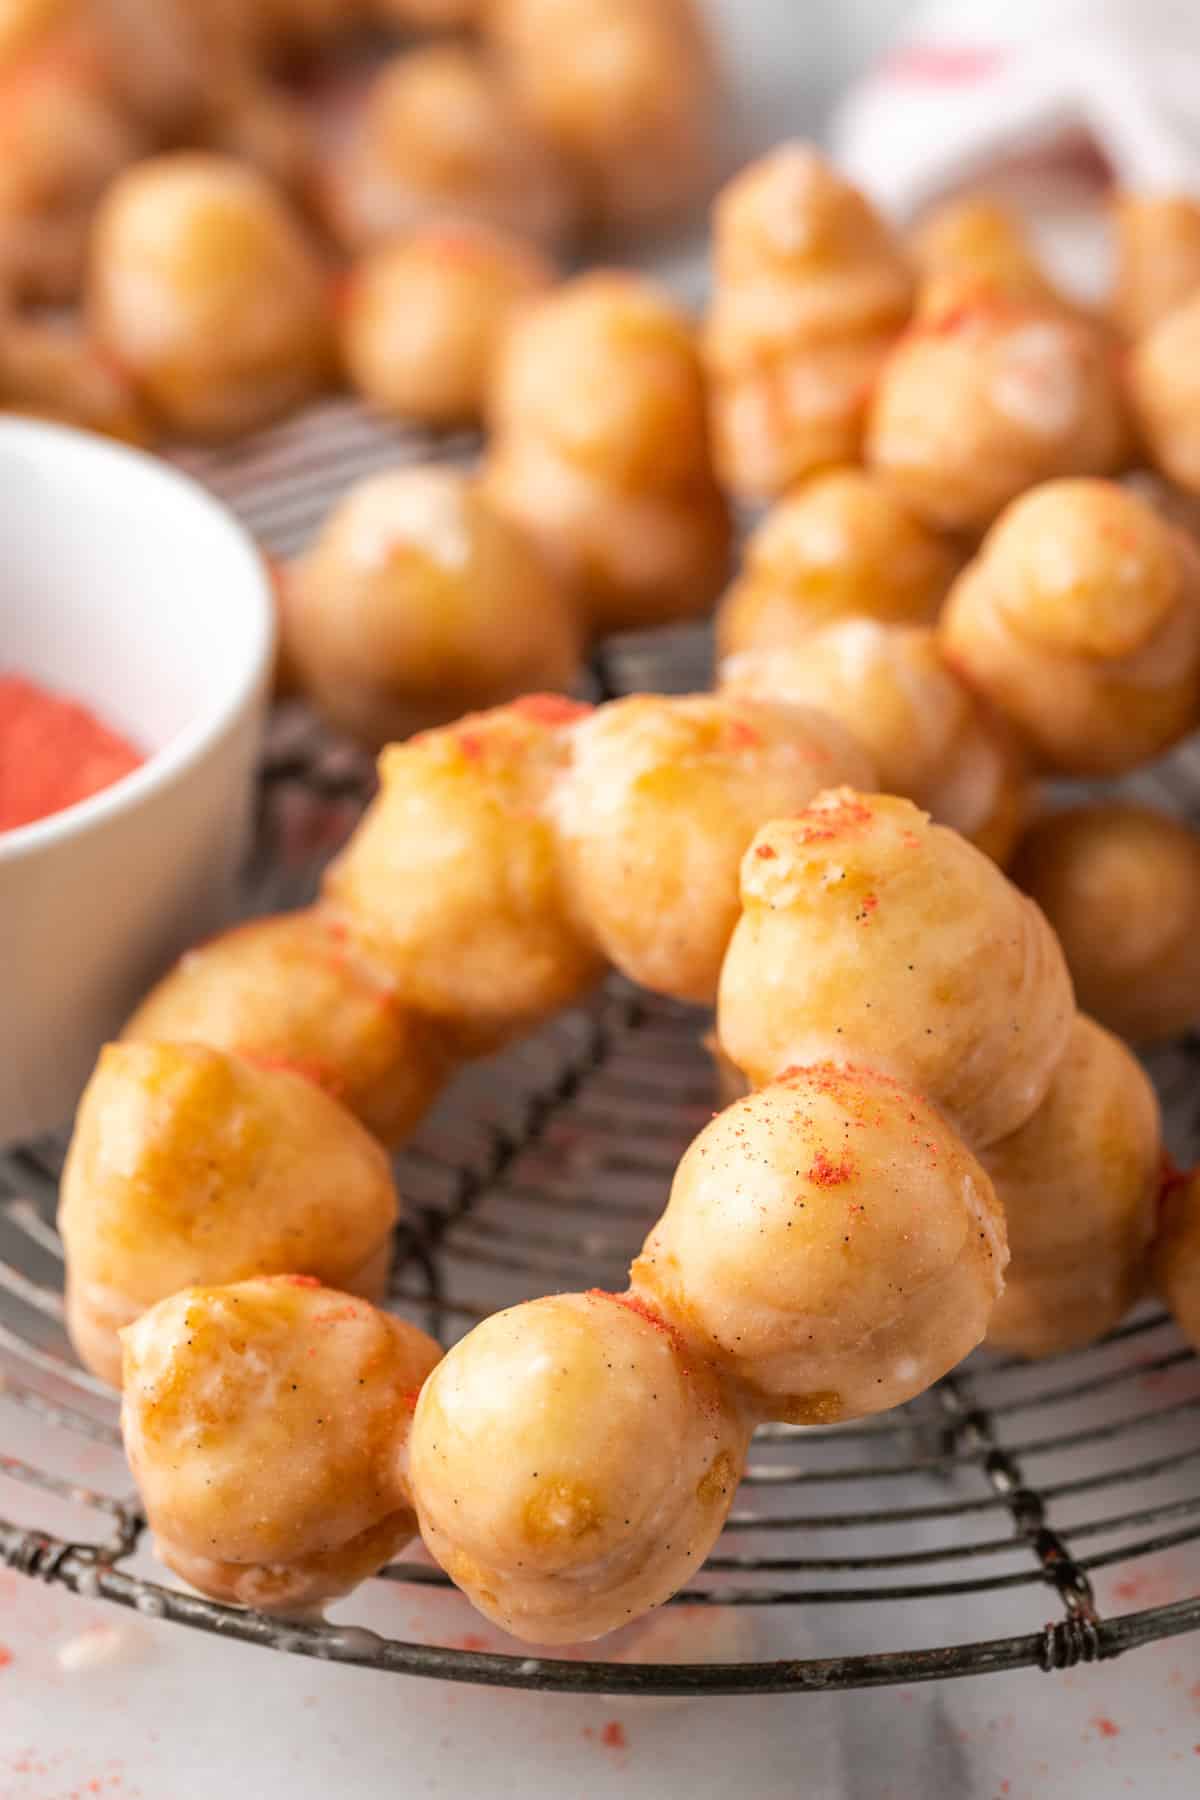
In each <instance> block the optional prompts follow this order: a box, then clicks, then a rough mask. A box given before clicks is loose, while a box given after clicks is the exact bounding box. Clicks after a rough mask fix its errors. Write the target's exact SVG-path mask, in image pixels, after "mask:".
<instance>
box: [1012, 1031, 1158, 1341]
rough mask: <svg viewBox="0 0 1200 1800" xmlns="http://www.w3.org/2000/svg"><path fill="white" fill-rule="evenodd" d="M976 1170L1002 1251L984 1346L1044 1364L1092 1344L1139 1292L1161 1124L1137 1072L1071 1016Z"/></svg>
mask: <svg viewBox="0 0 1200 1800" xmlns="http://www.w3.org/2000/svg"><path fill="white" fill-rule="evenodd" d="M980 1160H981V1161H982V1163H983V1165H984V1167H985V1168H986V1169H987V1171H988V1173H989V1174H990V1176H991V1178H992V1181H993V1183H994V1185H995V1189H996V1194H997V1197H998V1199H999V1201H1000V1203H1001V1205H1002V1206H1003V1208H1004V1214H1005V1218H1006V1220H1007V1223H1008V1242H1009V1249H1010V1251H1011V1261H1010V1263H1009V1266H1008V1275H1007V1277H1006V1279H1005V1283H1004V1292H1003V1294H1002V1295H1001V1296H1000V1299H999V1301H998V1302H997V1305H996V1309H995V1311H994V1313H993V1314H992V1319H991V1323H990V1325H989V1327H988V1334H987V1336H988V1342H989V1344H993V1345H995V1346H996V1347H997V1348H999V1349H1002V1350H1012V1351H1016V1352H1018V1353H1019V1354H1020V1355H1022V1356H1050V1355H1054V1354H1055V1353H1056V1352H1059V1351H1063V1350H1077V1349H1080V1348H1081V1347H1082V1346H1083V1345H1085V1344H1090V1343H1092V1342H1093V1340H1094V1339H1096V1338H1098V1337H1103V1335H1104V1333H1105V1332H1106V1331H1111V1330H1112V1328H1113V1326H1114V1325H1117V1324H1119V1323H1120V1321H1121V1319H1122V1318H1123V1317H1124V1316H1125V1314H1126V1313H1127V1312H1128V1310H1129V1308H1130V1307H1131V1306H1132V1305H1133V1304H1134V1302H1135V1301H1136V1300H1138V1299H1140V1298H1141V1295H1142V1293H1143V1291H1144V1289H1145V1285H1146V1274H1147V1255H1148V1251H1149V1247H1150V1240H1151V1238H1152V1236H1153V1234H1154V1227H1155V1220H1156V1215H1157V1210H1158V1196H1159V1188H1160V1186H1161V1181H1162V1167H1163V1142H1162V1122H1161V1119H1160V1117H1159V1110H1158V1101H1157V1099H1156V1098H1155V1094H1154V1089H1153V1087H1152V1086H1151V1085H1150V1081H1149V1078H1148V1077H1147V1075H1146V1073H1145V1071H1144V1070H1143V1068H1142V1066H1141V1064H1140V1063H1139V1062H1138V1061H1137V1060H1136V1058H1135V1057H1133V1056H1132V1055H1131V1054H1130V1052H1129V1051H1128V1050H1127V1049H1126V1048H1125V1046H1124V1045H1123V1044H1122V1043H1121V1042H1120V1040H1119V1039H1118V1038H1115V1037H1113V1036H1112V1034H1111V1033H1110V1032H1107V1031H1105V1030H1104V1029H1103V1028H1102V1027H1101V1026H1099V1025H1097V1024H1096V1023H1095V1021H1094V1020H1092V1019H1089V1018H1088V1017H1087V1016H1086V1015H1085V1014H1084V1013H1079V1014H1078V1015H1077V1016H1076V1020H1075V1025H1074V1028H1073V1030H1072V1032H1071V1038H1070V1041H1069V1043H1068V1045H1067V1049H1066V1053H1065V1055H1064V1056H1063V1059H1062V1061H1061V1062H1060V1063H1059V1065H1058V1068H1057V1069H1056V1070H1055V1072H1054V1079H1053V1080H1052V1081H1051V1083H1050V1086H1049V1088H1048V1090H1047V1092H1046V1097H1045V1099H1044V1100H1043V1101H1042V1104H1041V1105H1040V1106H1039V1107H1038V1109H1037V1111H1036V1112H1035V1113H1034V1114H1033V1116H1032V1118H1030V1119H1027V1120H1026V1122H1025V1124H1024V1125H1022V1126H1021V1127H1020V1128H1019V1129H1018V1130H1017V1131H1015V1132H1014V1133H1013V1134H1012V1136H1011V1137H1007V1138H1002V1139H1001V1140H1000V1142H999V1143H997V1144H992V1145H990V1146H989V1147H988V1148H987V1149H986V1150H983V1151H981V1152H980Z"/></svg>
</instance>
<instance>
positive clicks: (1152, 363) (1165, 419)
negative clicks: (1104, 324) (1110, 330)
mask: <svg viewBox="0 0 1200 1800" xmlns="http://www.w3.org/2000/svg"><path fill="white" fill-rule="evenodd" d="M1198 352H1200V293H1196V294H1193V295H1192V296H1191V297H1190V298H1189V299H1187V300H1184V301H1182V302H1181V303H1180V305H1178V306H1176V307H1174V308H1173V309H1172V310H1171V311H1170V312H1168V313H1166V314H1164V316H1163V317H1162V318H1161V319H1160V320H1159V321H1158V323H1157V324H1156V325H1153V326H1151V327H1150V329H1149V330H1148V331H1147V332H1146V334H1145V335H1144V336H1143V337H1141V338H1139V339H1138V341H1137V343H1136V344H1135V345H1134V347H1133V354H1132V356H1131V358H1130V362H1129V391H1130V395H1131V397H1132V400H1133V407H1134V412H1135V414H1136V415H1137V422H1138V426H1139V428H1140V430H1141V433H1142V436H1143V438H1144V439H1145V442H1146V444H1147V446H1148V447H1149V450H1150V455H1151V458H1152V460H1153V461H1154V462H1155V463H1156V464H1157V466H1158V467H1159V468H1160V469H1161V470H1162V471H1163V473H1164V474H1166V475H1169V476H1170V478H1171V480H1172V481H1174V482H1177V483H1178V485H1179V486H1180V487H1181V488H1184V489H1185V490H1186V491H1187V492H1188V493H1189V494H1196V493H1200V431H1198V430H1197V427H1196V419H1197V400H1198V397H1200V389H1198V387H1197V372H1196V371H1197V366H1198V365H1197V354H1198Z"/></svg>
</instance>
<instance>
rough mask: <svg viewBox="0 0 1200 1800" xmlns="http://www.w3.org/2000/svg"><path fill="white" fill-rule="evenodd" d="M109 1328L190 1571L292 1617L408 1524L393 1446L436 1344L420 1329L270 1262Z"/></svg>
mask: <svg viewBox="0 0 1200 1800" xmlns="http://www.w3.org/2000/svg"><path fill="white" fill-rule="evenodd" d="M122 1338H123V1342H124V1351H125V1379H124V1388H125V1393H124V1401H123V1404H122V1408H121V1426H122V1430H123V1433H124V1438H125V1451H126V1454H127V1456H128V1457H129V1462H130V1466H131V1468H132V1469H133V1473H134V1478H135V1480H136V1481H137V1484H138V1490H139V1492H140V1494H141V1497H142V1503H143V1505H144V1506H145V1509H146V1517H147V1519H148V1521H149V1524H150V1529H151V1531H152V1532H153V1533H154V1541H155V1547H156V1549H157V1551H158V1554H159V1556H160V1557H161V1559H162V1560H163V1562H165V1563H166V1564H167V1566H168V1568H171V1569H174V1570H175V1572H176V1574H177V1575H182V1577H183V1579H184V1580H185V1581H188V1582H190V1583H191V1585H192V1586H193V1587H196V1588H199V1589H200V1590H201V1592H202V1593H205V1594H209V1595H211V1597H212V1598H213V1599H214V1600H221V1601H226V1602H232V1603H234V1604H235V1605H239V1606H250V1607H255V1608H257V1609H258V1610H260V1611H263V1612H271V1613H280V1614H284V1615H288V1614H292V1615H303V1614H305V1613H311V1612H313V1611H314V1610H316V1609H318V1608H320V1607H322V1606H323V1605H324V1604H325V1603H326V1602H327V1601H330V1600H336V1599H337V1598H339V1596H341V1595H342V1594H345V1593H348V1592H349V1591H350V1589H351V1588H353V1587H356V1586H357V1585H358V1583H359V1582H360V1581H364V1580H366V1579H367V1577H368V1576H370V1575H374V1574H375V1572H376V1570H378V1569H380V1568H382V1567H383V1565H384V1564H385V1563H386V1562H388V1561H389V1560H390V1558H391V1557H393V1556H394V1555H395V1554H396V1552H397V1551H399V1550H400V1549H402V1548H403V1546H404V1545H405V1544H406V1543H408V1541H409V1539H410V1538H412V1537H413V1536H414V1534H415V1531H416V1518H415V1515H414V1511H413V1504H412V1495H411V1493H410V1491H409V1486H408V1482H407V1480H406V1479H405V1476H404V1474H403V1471H402V1468H401V1463H402V1450H403V1446H404V1444H405V1442H406V1440H407V1437H408V1432H409V1427H410V1423H411V1418H412V1409H413V1406H414V1404H415V1401H416V1396H417V1393H418V1391H419V1389H420V1387H421V1383H422V1382H423V1381H424V1380H425V1378H426V1376H427V1375H428V1374H429V1371H430V1370H431V1369H432V1368H433V1367H434V1365H435V1363H436V1362H437V1360H438V1357H439V1356H440V1354H441V1352H440V1351H439V1349H438V1346H437V1345H436V1344H435V1343H434V1342H433V1340H432V1339H431V1338H427V1337H426V1336H425V1334H424V1332H422V1331H418V1330H417V1329H416V1327H415V1326H413V1325H408V1324H405V1323H404V1322H403V1321H402V1320H400V1319H393V1318H390V1317H389V1316H388V1315H387V1314H386V1313H381V1312H377V1311H376V1309H375V1308H374V1307H373V1306H370V1305H368V1304H367V1302H366V1301H365V1300H357V1299H353V1298H351V1297H350V1296H349V1295H347V1294H342V1293H336V1292H333V1291H331V1290H330V1289H328V1288H324V1287H322V1286H321V1285H320V1283H319V1282H315V1281H310V1280H309V1279H307V1278H306V1277H304V1276H296V1275H281V1276H275V1277H273V1278H269V1279H265V1280H258V1281H243V1282H238V1283H236V1284H234V1285H233V1286H228V1287H207V1286H206V1287H192V1288H185V1289H184V1291H183V1292H182V1293H180V1294H176V1295H174V1296H173V1297H172V1298H171V1299H169V1300H163V1301H161V1302H160V1303H159V1304H158V1305H157V1306H156V1307H154V1308H153V1309H152V1310H151V1311H150V1312H148V1313H146V1314H144V1315H143V1317H142V1318H140V1319H139V1320H138V1321H137V1323H136V1324H135V1325H130V1326H128V1327H127V1328H126V1330H125V1331H124V1332H123V1333H122Z"/></svg>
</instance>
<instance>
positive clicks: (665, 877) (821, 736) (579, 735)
mask: <svg viewBox="0 0 1200 1800" xmlns="http://www.w3.org/2000/svg"><path fill="white" fill-rule="evenodd" d="M872 778H873V775H872V770H871V765H870V762H869V760H868V758H867V757H866V756H865V755H864V754H863V752H862V751H861V750H860V749H859V747H858V745H857V743H856V742H855V740H854V739H853V738H852V737H851V736H850V734H849V732H846V731H844V730H842V729H841V727H840V726H838V725H837V724H835V723H834V722H833V721H832V720H831V719H828V718H827V717H826V716H825V715H824V714H823V713H821V712H819V711H815V710H812V709H810V708H807V707H793V706H788V705H784V704H781V703H779V702H773V701H770V700H766V701H764V700H748V699H741V698H739V697H735V696H732V695H720V694H717V695H710V694H689V695H685V696H680V697H677V698H676V697H662V696H658V695H651V694H637V695H634V696H632V697H631V698H629V699H625V700H615V701H613V702H611V703H610V704H609V705H608V706H604V707H601V708H600V709H599V710H598V711H596V712H594V713H593V714H592V716H591V717H590V718H589V719H585V720H584V721H583V723H582V724H581V725H580V726H579V727H578V729H577V730H576V732H575V733H574V755H573V758H572V762H571V767H570V770H569V771H568V773H567V774H566V776H565V777H564V779H563V782H562V784H561V786H560V787H559V789H558V792H557V794H556V797H555V818H556V819H557V821H558V827H559V833H560V839H561V843H562V850H563V864H564V868H565V871H566V879H567V883H568V886H569V889H570V892H571V894H572V896H573V898H574V901H575V905H576V907H577V909H578V912H579V916H580V918H581V919H584V920H586V921H587V924H588V926H589V927H590V929H591V930H592V932H594V934H595V936H596V939H597V941H598V943H599V944H600V947H601V949H602V950H603V951H604V953H605V955H606V956H607V957H608V959H609V961H610V962H613V963H615V964H616V966H617V968H618V969H620V970H621V971H622V973H623V974H625V975H628V976H629V978H630V979H631V980H632V981H637V982H640V983H641V984H642V986H643V987H648V988H650V989H652V990H653V991H654V992H655V993H660V994H670V995H672V996H673V997H674V998H676V999H679V1000H695V1001H698V1002H701V1003H703V1004H706V1005H711V1003H712V1002H713V1000H715V998H716V993H717V981H718V977H719V976H720V972H721V959H722V957H723V956H724V954H725V950H726V946H727V945H728V943H729V938H730V935H731V934H732V931H733V928H734V925H735V924H736V923H737V917H738V910H739V903H738V867H739V864H740V862H741V859H742V857H743V855H744V854H745V851H746V849H747V846H748V845H749V843H750V840H751V839H752V838H753V836H754V833H755V831H756V829H757V827H758V826H759V825H761V824H762V823H763V821H764V820H766V819H770V818H775V817H778V816H779V815H781V814H787V813H791V812H795V811H796V810H797V809H798V808H800V807H802V806H805V805H807V803H808V802H809V801H810V800H811V799H812V798H813V796H814V795H815V794H816V793H817V792H818V791H819V790H820V789H821V788H824V787H828V786H829V785H830V783H831V782H841V781H846V782H853V783H854V784H855V785H858V786H868V785H870V783H871V780H872Z"/></svg>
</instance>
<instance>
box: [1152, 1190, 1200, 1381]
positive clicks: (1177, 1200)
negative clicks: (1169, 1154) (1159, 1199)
mask: <svg viewBox="0 0 1200 1800" xmlns="http://www.w3.org/2000/svg"><path fill="white" fill-rule="evenodd" d="M1153 1272H1154V1279H1155V1281H1156V1283H1157V1285H1158V1289H1159V1292H1160V1293H1161V1294H1162V1297H1163V1299H1164V1300H1165V1301H1166V1303H1167V1305H1168V1306H1169V1307H1170V1309H1171V1313H1172V1316H1173V1317H1174V1320H1175V1323H1176V1324H1177V1325H1178V1327H1179V1329H1180V1331H1182V1333H1183V1335H1184V1337H1185V1338H1187V1340H1188V1342H1189V1343H1190V1344H1192V1345H1194V1346H1196V1347H1197V1348H1200V1173H1197V1172H1195V1171H1193V1172H1192V1173H1191V1174H1190V1175H1187V1176H1183V1177H1180V1178H1179V1179H1177V1180H1176V1179H1170V1178H1168V1180H1167V1181H1166V1182H1165V1184H1164V1191H1163V1209H1162V1219H1161V1221H1160V1224H1159V1231H1158V1236H1157V1238H1156V1239H1155V1243H1154V1250H1153Z"/></svg>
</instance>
